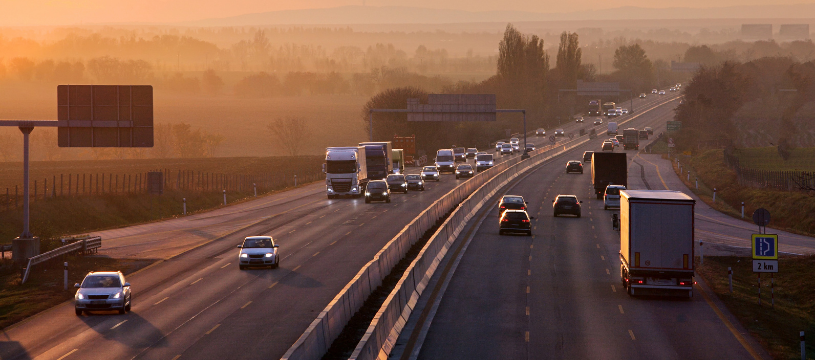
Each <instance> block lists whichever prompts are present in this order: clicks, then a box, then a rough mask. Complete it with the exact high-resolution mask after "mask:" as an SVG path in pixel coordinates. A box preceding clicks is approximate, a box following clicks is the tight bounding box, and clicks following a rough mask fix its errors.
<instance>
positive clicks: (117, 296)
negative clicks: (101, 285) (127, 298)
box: [114, 291, 122, 299]
mask: <svg viewBox="0 0 820 360" xmlns="http://www.w3.org/2000/svg"><path fill="white" fill-rule="evenodd" d="M121 295H122V292H120V291H118V292H117V293H116V294H114V299H119V298H120V296H121Z"/></svg>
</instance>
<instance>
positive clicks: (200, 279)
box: [191, 278, 202, 285]
mask: <svg viewBox="0 0 820 360" xmlns="http://www.w3.org/2000/svg"><path fill="white" fill-rule="evenodd" d="M200 281H202V278H199V279H196V280H195V281H194V282H192V283H191V285H193V284H196V283H198V282H200Z"/></svg>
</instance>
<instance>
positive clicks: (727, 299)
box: [698, 256, 815, 359]
mask: <svg viewBox="0 0 820 360" xmlns="http://www.w3.org/2000/svg"><path fill="white" fill-rule="evenodd" d="M704 260H705V261H704V265H703V266H700V267H699V268H698V274H700V276H701V277H703V278H704V279H705V280H706V282H707V283H708V285H709V287H710V288H711V289H712V291H714V292H715V294H717V296H718V297H719V298H720V299H721V300H722V301H723V303H724V304H726V307H727V308H729V310H730V311H731V312H732V314H733V315H734V316H735V317H737V319H738V320H739V321H740V322H741V323H742V324H743V326H744V327H745V328H746V330H748V331H749V332H750V333H751V334H752V335H753V336H754V337H755V338H756V339H757V340H758V341H760V343H761V344H762V345H763V346H764V347H765V348H766V350H767V351H768V352H769V354H771V355H772V357H773V358H774V359H799V358H800V338H799V334H800V331H805V332H806V352H807V358H808V359H813V358H815V348H814V340H815V331H814V314H815V312H814V274H815V271H814V256H788V257H781V258H780V260H779V270H780V272H779V273H777V274H775V276H774V279H775V289H774V291H775V292H774V297H775V303H774V307H772V306H771V286H770V284H771V275H770V274H762V275H761V280H762V285H763V286H762V294H763V297H762V298H763V300H762V304H761V305H758V304H757V299H758V295H757V275H756V274H754V273H752V260H751V258H747V257H734V256H720V257H709V256H707V257H706V258H705V259H704ZM728 267H731V268H732V270H733V273H734V274H733V281H732V283H733V284H732V287H733V290H734V291H733V293H731V294H730V293H729V285H728V284H729V281H728V277H727V268H728Z"/></svg>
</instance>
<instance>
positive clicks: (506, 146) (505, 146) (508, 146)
mask: <svg viewBox="0 0 820 360" xmlns="http://www.w3.org/2000/svg"><path fill="white" fill-rule="evenodd" d="M501 147H503V148H510V147H512V145H510V144H504V145H501Z"/></svg>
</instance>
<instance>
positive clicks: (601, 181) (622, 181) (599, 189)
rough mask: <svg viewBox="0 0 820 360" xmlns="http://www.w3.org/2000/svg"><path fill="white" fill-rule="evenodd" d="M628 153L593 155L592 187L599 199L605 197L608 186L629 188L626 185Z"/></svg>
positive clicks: (599, 153)
mask: <svg viewBox="0 0 820 360" xmlns="http://www.w3.org/2000/svg"><path fill="white" fill-rule="evenodd" d="M627 166H628V164H627V161H626V153H615V152H612V153H606V152H595V153H593V154H592V165H590V167H591V168H592V171H591V173H592V187H593V188H595V195H596V197H597V198H598V199H602V198H603V197H604V191H605V190H606V186H607V185H611V184H617V185H623V186H629V185H628V184H627V183H626V177H627V174H626V171H627Z"/></svg>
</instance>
